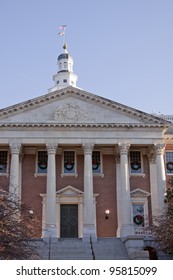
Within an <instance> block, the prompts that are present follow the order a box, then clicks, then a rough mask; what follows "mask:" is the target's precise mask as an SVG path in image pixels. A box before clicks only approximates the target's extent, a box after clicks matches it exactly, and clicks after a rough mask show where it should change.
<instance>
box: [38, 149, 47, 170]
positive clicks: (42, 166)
mask: <svg viewBox="0 0 173 280" xmlns="http://www.w3.org/2000/svg"><path fill="white" fill-rule="evenodd" d="M37 173H41V174H44V173H47V151H38V153H37Z"/></svg>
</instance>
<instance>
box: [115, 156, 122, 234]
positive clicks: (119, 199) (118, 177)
mask: <svg viewBox="0 0 173 280" xmlns="http://www.w3.org/2000/svg"><path fill="white" fill-rule="evenodd" d="M115 159H116V197H117V201H116V204H117V220H118V228H117V237H120V236H121V226H122V211H123V207H122V189H121V172H120V170H121V169H120V156H119V154H116V156H115Z"/></svg>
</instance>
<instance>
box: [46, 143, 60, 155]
mask: <svg viewBox="0 0 173 280" xmlns="http://www.w3.org/2000/svg"><path fill="white" fill-rule="evenodd" d="M46 148H47V152H48V154H56V150H57V148H58V144H55V143H50V144H46Z"/></svg>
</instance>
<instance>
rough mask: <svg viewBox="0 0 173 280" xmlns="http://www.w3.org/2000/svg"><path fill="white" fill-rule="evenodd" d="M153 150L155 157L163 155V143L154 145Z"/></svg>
mask: <svg viewBox="0 0 173 280" xmlns="http://www.w3.org/2000/svg"><path fill="white" fill-rule="evenodd" d="M154 150H155V153H156V155H163V154H164V152H165V144H164V143H158V144H154Z"/></svg>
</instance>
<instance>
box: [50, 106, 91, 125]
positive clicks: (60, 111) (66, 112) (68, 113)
mask: <svg viewBox="0 0 173 280" xmlns="http://www.w3.org/2000/svg"><path fill="white" fill-rule="evenodd" d="M86 119H87V112H86V111H85V110H84V109H82V108H81V107H80V106H78V105H77V104H70V103H67V104H64V105H63V106H61V107H58V108H57V109H56V111H55V112H54V120H55V121H59V122H74V121H77V122H79V121H80V122H81V121H84V120H86Z"/></svg>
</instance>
